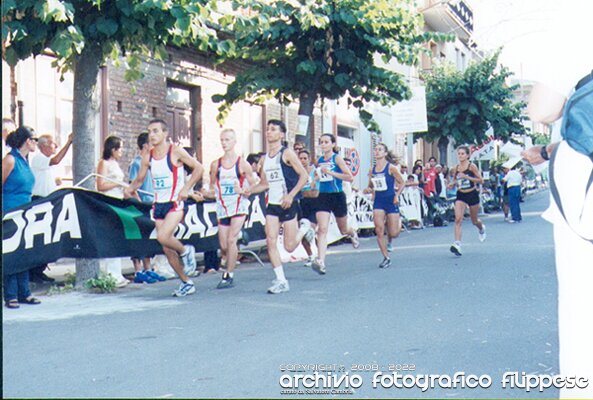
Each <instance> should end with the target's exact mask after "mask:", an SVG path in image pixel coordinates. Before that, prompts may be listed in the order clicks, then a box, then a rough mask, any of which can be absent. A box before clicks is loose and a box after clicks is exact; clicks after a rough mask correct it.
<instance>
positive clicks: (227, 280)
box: [216, 273, 234, 289]
mask: <svg viewBox="0 0 593 400" xmlns="http://www.w3.org/2000/svg"><path fill="white" fill-rule="evenodd" d="M233 286H234V285H233V278H231V276H230V275H229V274H226V273H225V274H223V275H222V279H221V280H220V282H218V285H217V286H216V289H228V288H232V287H233Z"/></svg>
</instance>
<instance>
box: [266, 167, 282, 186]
mask: <svg viewBox="0 0 593 400" xmlns="http://www.w3.org/2000/svg"><path fill="white" fill-rule="evenodd" d="M266 178H267V179H268V183H272V182H280V181H282V173H281V171H280V168H273V169H269V170H267V171H266Z"/></svg>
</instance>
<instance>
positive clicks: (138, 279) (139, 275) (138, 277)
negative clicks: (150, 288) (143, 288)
mask: <svg viewBox="0 0 593 400" xmlns="http://www.w3.org/2000/svg"><path fill="white" fill-rule="evenodd" d="M155 282H156V279H154V278H153V277H151V276H149V275H148V274H145V273H143V272H140V271H138V272H136V274H135V275H134V283H155Z"/></svg>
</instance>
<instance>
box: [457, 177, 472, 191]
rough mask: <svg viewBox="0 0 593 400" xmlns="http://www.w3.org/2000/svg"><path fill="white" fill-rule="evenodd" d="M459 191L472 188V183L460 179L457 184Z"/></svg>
mask: <svg viewBox="0 0 593 400" xmlns="http://www.w3.org/2000/svg"><path fill="white" fill-rule="evenodd" d="M457 185H458V187H459V189H470V188H471V187H472V182H471V181H470V180H469V179H460V180H459V181H458V182H457Z"/></svg>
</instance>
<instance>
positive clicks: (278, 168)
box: [264, 151, 288, 205]
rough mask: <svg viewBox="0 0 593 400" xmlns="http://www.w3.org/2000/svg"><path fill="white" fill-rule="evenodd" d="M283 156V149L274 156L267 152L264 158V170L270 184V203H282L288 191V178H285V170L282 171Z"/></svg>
mask: <svg viewBox="0 0 593 400" xmlns="http://www.w3.org/2000/svg"><path fill="white" fill-rule="evenodd" d="M281 158H282V151H278V154H276V155H275V156H274V157H270V155H269V154H268V153H266V158H265V159H264V172H265V173H266V179H267V180H268V184H269V186H270V188H269V190H268V204H276V205H280V204H282V197H284V195H285V194H287V193H288V191H287V189H286V180H285V179H284V172H283V171H282V165H281V164H280V159H281Z"/></svg>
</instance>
